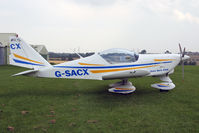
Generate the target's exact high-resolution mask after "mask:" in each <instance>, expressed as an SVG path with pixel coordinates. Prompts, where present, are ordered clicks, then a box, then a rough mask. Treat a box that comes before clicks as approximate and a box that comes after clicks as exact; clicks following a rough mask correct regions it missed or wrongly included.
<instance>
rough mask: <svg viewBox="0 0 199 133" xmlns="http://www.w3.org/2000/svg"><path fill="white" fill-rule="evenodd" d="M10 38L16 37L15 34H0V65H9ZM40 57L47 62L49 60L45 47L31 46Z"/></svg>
mask: <svg viewBox="0 0 199 133" xmlns="http://www.w3.org/2000/svg"><path fill="white" fill-rule="evenodd" d="M10 36H18V35H17V34H16V33H0V65H6V64H9V55H10V47H9V38H10ZM31 46H32V47H33V48H34V49H35V50H36V51H37V52H38V53H39V54H40V55H41V56H43V57H44V58H45V59H46V60H47V61H48V59H49V54H48V50H47V49H46V47H45V45H31Z"/></svg>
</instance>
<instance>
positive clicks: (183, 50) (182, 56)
mask: <svg viewBox="0 0 199 133" xmlns="http://www.w3.org/2000/svg"><path fill="white" fill-rule="evenodd" d="M184 55H185V48H184V50H183V53H182V57H184Z"/></svg>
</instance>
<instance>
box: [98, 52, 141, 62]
mask: <svg viewBox="0 0 199 133" xmlns="http://www.w3.org/2000/svg"><path fill="white" fill-rule="evenodd" d="M99 55H100V56H101V57H102V58H103V59H105V60H106V61H107V62H109V63H111V64H116V63H131V62H135V61H137V60H138V58H139V55H138V54H136V53H134V52H131V51H129V50H126V49H108V50H105V51H102V52H100V53H99Z"/></svg>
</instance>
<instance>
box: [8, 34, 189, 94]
mask: <svg viewBox="0 0 199 133" xmlns="http://www.w3.org/2000/svg"><path fill="white" fill-rule="evenodd" d="M179 47H180V54H140V55H138V54H136V53H134V52H131V51H128V50H126V49H109V50H105V51H103V52H99V53H95V54H94V55H92V56H89V57H85V58H80V59H77V60H73V61H69V62H65V63H61V64H58V65H51V64H49V63H48V62H47V61H46V60H45V59H44V58H43V57H42V56H41V55H40V54H39V53H37V52H36V51H35V50H34V49H33V48H32V47H31V46H30V45H28V44H27V43H25V42H24V41H23V40H22V39H21V38H19V37H18V36H13V37H10V52H11V54H10V56H9V58H10V64H12V65H16V66H21V67H25V68H31V69H32V70H27V71H24V72H20V73H17V74H14V75H13V76H18V75H26V76H33V77H44V78H66V79H90V80H112V79H121V82H117V83H114V84H110V85H109V86H110V89H108V91H109V92H113V93H122V94H128V93H132V92H134V91H135V89H136V88H135V87H134V86H133V85H132V83H131V82H129V81H128V78H135V77H144V76H152V77H159V78H160V80H161V81H162V82H161V83H156V84H152V85H151V86H152V87H154V88H157V89H160V90H161V91H168V90H171V89H173V88H174V87H175V85H174V83H173V82H172V80H171V79H170V78H169V74H172V73H173V72H174V68H175V67H176V66H177V65H178V64H179V63H180V61H184V60H187V59H189V56H186V55H185V49H184V51H183V52H182V49H181V46H180V45H179Z"/></svg>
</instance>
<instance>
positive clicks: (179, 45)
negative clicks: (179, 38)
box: [179, 43, 182, 54]
mask: <svg viewBox="0 0 199 133" xmlns="http://www.w3.org/2000/svg"><path fill="white" fill-rule="evenodd" d="M179 49H180V54H182V47H181V45H180V43H179Z"/></svg>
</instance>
